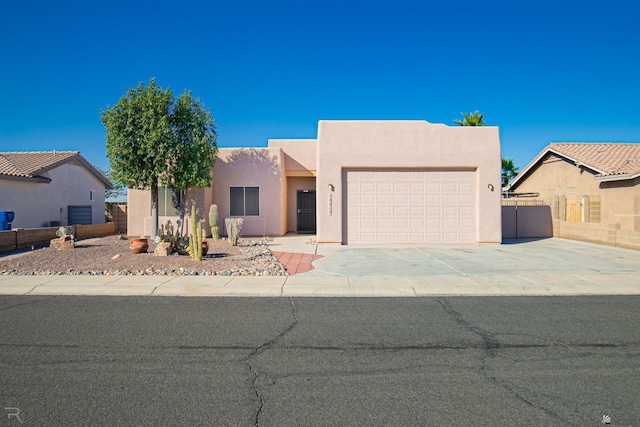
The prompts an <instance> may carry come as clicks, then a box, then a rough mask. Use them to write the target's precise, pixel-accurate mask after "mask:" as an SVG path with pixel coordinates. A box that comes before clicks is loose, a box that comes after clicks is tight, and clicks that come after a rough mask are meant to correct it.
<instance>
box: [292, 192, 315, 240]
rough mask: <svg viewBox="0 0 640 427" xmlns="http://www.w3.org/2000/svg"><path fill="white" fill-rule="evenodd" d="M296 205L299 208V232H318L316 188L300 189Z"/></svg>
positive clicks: (297, 229)
mask: <svg viewBox="0 0 640 427" xmlns="http://www.w3.org/2000/svg"><path fill="white" fill-rule="evenodd" d="M296 206H297V208H298V226H297V227H296V232H297V233H311V234H313V233H315V232H316V190H298V197H297V203H296Z"/></svg>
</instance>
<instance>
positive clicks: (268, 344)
mask: <svg viewBox="0 0 640 427" xmlns="http://www.w3.org/2000/svg"><path fill="white" fill-rule="evenodd" d="M289 302H290V303H291V316H292V317H293V321H292V322H291V323H290V324H289V326H288V327H287V328H285V330H284V331H282V332H280V333H279V334H278V335H276V336H275V337H274V338H272V339H270V340H269V341H266V342H264V343H262V344H261V345H260V346H259V347H257V348H255V349H254V350H253V351H252V352H251V353H249V356H247V358H246V360H245V362H246V363H247V365H249V370H250V371H251V373H252V374H253V381H252V382H251V386H252V388H253V392H254V393H255V395H256V397H257V399H258V402H259V406H258V410H257V411H256V417H255V420H254V425H255V426H259V425H260V414H261V413H262V409H263V408H264V398H263V397H262V395H261V394H260V390H258V386H257V382H258V377H259V376H260V374H259V373H258V371H257V370H256V368H255V367H254V365H253V363H251V359H252V358H254V357H255V356H258V355H259V354H261V353H263V352H264V351H265V350H266V349H268V348H269V347H271V346H272V345H274V344H275V343H276V342H278V340H279V339H280V338H282V337H283V336H285V335H287V334H288V333H289V332H291V330H292V329H293V328H295V327H296V326H297V325H298V323H299V322H300V320H299V319H298V315H297V313H296V305H295V303H294V302H293V298H289Z"/></svg>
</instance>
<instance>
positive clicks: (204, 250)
mask: <svg viewBox="0 0 640 427" xmlns="http://www.w3.org/2000/svg"><path fill="white" fill-rule="evenodd" d="M207 252H209V243H207V241H206V240H203V241H202V256H205V255H206V254H207Z"/></svg>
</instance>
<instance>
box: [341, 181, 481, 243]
mask: <svg viewBox="0 0 640 427" xmlns="http://www.w3.org/2000/svg"><path fill="white" fill-rule="evenodd" d="M343 179H344V181H345V182H344V184H345V185H344V186H343V188H346V189H347V195H346V204H345V210H346V212H345V213H344V216H343V219H346V220H345V223H344V225H345V226H346V227H345V228H346V230H345V236H344V239H345V242H344V243H347V244H392V243H395V244H402V243H405V244H414V243H475V237H474V236H475V224H474V193H475V173H474V171H435V170H346V171H345V172H344V176H343Z"/></svg>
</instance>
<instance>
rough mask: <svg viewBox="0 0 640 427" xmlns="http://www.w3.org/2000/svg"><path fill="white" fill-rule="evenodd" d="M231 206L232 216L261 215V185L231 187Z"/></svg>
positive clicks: (230, 212)
mask: <svg viewBox="0 0 640 427" xmlns="http://www.w3.org/2000/svg"><path fill="white" fill-rule="evenodd" d="M229 206H230V209H229V214H230V215H231V216H259V215H260V187H230V188H229Z"/></svg>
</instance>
